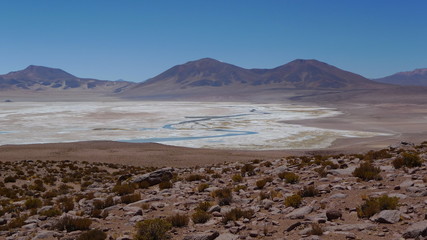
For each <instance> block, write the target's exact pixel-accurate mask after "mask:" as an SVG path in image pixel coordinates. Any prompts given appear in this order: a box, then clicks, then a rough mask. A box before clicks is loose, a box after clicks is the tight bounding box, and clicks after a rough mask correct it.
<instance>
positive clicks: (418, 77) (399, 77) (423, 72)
mask: <svg viewBox="0 0 427 240" xmlns="http://www.w3.org/2000/svg"><path fill="white" fill-rule="evenodd" d="M374 81H377V82H382V83H390V84H396V85H404V86H427V68H421V69H415V70H414V71H409V72H399V73H396V74H393V75H391V76H387V77H384V78H378V79H374Z"/></svg>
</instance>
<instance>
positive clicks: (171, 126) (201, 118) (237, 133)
mask: <svg viewBox="0 0 427 240" xmlns="http://www.w3.org/2000/svg"><path fill="white" fill-rule="evenodd" d="M253 112H254V111H251V113H252V114H253ZM262 114H268V113H262ZM248 115H251V114H236V115H227V116H197V117H186V118H189V119H195V120H188V121H182V122H179V123H174V124H166V125H164V126H163V127H162V128H163V129H168V130H175V131H179V130H177V129H176V128H175V126H176V125H181V124H186V123H198V122H203V121H209V120H213V119H221V118H234V117H243V116H248ZM141 130H151V129H149V128H141ZM211 131H212V132H224V134H221V135H207V136H194V137H167V138H139V139H132V140H123V141H121V142H131V143H149V142H157V143H159V142H171V141H189V140H199V139H212V138H223V137H233V136H244V135H253V134H258V132H252V131H241V130H228V129H213V130H211Z"/></svg>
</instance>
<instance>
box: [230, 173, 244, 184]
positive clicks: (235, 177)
mask: <svg viewBox="0 0 427 240" xmlns="http://www.w3.org/2000/svg"><path fill="white" fill-rule="evenodd" d="M231 180H233V182H238V183H240V182H242V181H243V177H242V175H240V174H235V175H233V177H231Z"/></svg>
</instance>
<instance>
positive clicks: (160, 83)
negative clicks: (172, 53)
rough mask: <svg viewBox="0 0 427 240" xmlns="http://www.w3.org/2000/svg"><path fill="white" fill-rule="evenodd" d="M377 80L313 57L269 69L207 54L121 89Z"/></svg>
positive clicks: (357, 84)
mask: <svg viewBox="0 0 427 240" xmlns="http://www.w3.org/2000/svg"><path fill="white" fill-rule="evenodd" d="M384 87H388V85H385V84H381V83H377V82H374V81H371V80H369V79H366V78H364V77H362V76H360V75H357V74H354V73H351V72H347V71H344V70H341V69H339V68H336V67H334V66H331V65H328V64H326V63H323V62H320V61H317V60H295V61H292V62H290V63H287V64H285V65H282V66H279V67H276V68H273V69H245V68H241V67H238V66H234V65H231V64H228V63H223V62H220V61H217V60H215V59H211V58H204V59H200V60H197V61H191V62H187V63H185V64H182V65H177V66H174V67H172V68H170V69H169V70H167V71H165V72H163V73H161V74H159V75H157V76H155V77H153V78H151V79H148V80H147V81H145V82H142V83H140V84H138V85H136V86H134V87H132V88H131V89H129V90H127V91H125V92H123V94H122V96H123V97H125V98H143V99H149V98H160V99H168V98H172V99H173V98H187V97H191V98H194V97H195V98H206V97H212V96H217V97H226V96H230V95H232V96H233V97H236V96H237V97H242V96H243V95H246V96H247V94H251V95H252V96H254V95H263V94H267V95H268V94H271V93H273V92H275V94H276V93H277V92H278V91H281V92H282V93H283V92H288V93H289V92H290V91H292V90H319V91H328V90H329V91H330V90H355V89H376V88H384Z"/></svg>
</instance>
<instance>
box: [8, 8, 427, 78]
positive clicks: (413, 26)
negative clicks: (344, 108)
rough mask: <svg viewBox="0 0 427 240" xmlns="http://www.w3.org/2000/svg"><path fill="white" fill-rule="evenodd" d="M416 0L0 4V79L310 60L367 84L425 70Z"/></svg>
mask: <svg viewBox="0 0 427 240" xmlns="http://www.w3.org/2000/svg"><path fill="white" fill-rule="evenodd" d="M426 11H427V1H425V0H411V1H408V0H399V1H398V0H375V1H373V0H357V1H356V0H348V1H344V0H322V1H320V0H257V1H255V0H232V1H230V0H204V1H203V0H179V1H177V0H169V1H166V0H156V1H145V0H120V1H118V0H114V1H113V0H90V1H88V0H73V1H58V0H37V1H34V0H13V1H1V2H0V74H5V73H8V72H10V71H17V70H21V69H24V68H25V67H27V66H28V65H40V66H47V67H53V68H61V69H63V70H65V71H67V72H69V73H71V74H73V75H76V76H78V77H86V78H97V79H102V80H117V79H124V80H128V81H136V82H140V81H144V80H146V79H149V78H151V77H154V76H156V75H158V74H160V73H161V72H163V71H165V70H167V69H168V68H170V67H173V66H174V65H177V64H183V63H185V62H188V61H193V60H197V59H200V58H205V57H210V58H214V59H217V60H220V61H223V62H227V63H230V64H233V65H237V66H240V67H244V68H274V67H277V66H280V65H283V64H285V63H287V62H290V61H292V60H294V59H317V60H319V61H323V62H326V63H328V64H331V65H334V66H337V67H339V68H341V69H344V70H347V71H351V72H355V73H358V74H360V75H362V76H364V77H367V78H379V77H384V76H387V75H391V74H394V73H396V72H400V71H410V70H414V69H416V68H427V16H426Z"/></svg>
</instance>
